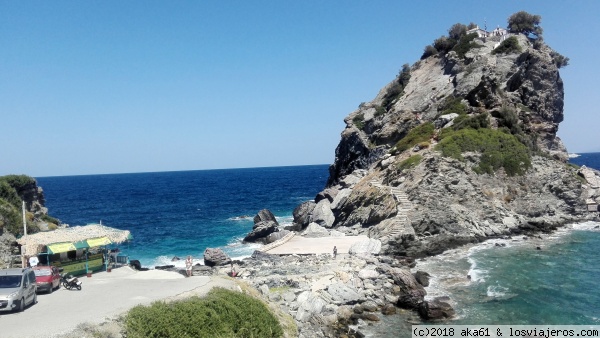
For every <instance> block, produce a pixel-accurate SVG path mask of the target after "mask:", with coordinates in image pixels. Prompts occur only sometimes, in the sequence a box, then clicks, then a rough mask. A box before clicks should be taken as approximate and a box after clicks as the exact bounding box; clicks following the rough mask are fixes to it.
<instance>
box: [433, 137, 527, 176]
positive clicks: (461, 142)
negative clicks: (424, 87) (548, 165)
mask: <svg viewBox="0 0 600 338" xmlns="http://www.w3.org/2000/svg"><path fill="white" fill-rule="evenodd" d="M436 150H439V151H441V152H442V155H443V156H446V157H453V158H456V159H459V160H463V157H462V153H464V152H467V151H472V152H478V153H480V154H481V157H480V159H479V164H478V165H477V166H476V167H474V168H473V170H475V172H477V173H488V174H491V173H493V172H494V171H495V170H497V169H499V168H501V167H502V168H504V170H505V171H506V174H507V175H509V176H514V175H523V174H524V173H525V171H526V170H527V169H528V168H530V167H531V159H530V155H529V152H528V149H527V147H526V146H525V145H523V144H522V143H521V142H519V140H518V139H517V138H516V137H515V136H514V135H509V134H505V133H503V132H501V131H499V130H492V129H477V130H476V129H471V128H467V129H461V130H458V131H451V132H448V133H446V135H445V137H444V138H443V139H442V140H441V141H440V142H439V143H438V145H437V146H436Z"/></svg>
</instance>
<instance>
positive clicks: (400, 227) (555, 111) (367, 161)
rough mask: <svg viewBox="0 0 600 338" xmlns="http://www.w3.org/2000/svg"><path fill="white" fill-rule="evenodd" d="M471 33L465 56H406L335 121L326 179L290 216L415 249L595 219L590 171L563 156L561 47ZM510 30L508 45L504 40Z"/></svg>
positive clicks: (397, 251)
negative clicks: (410, 61)
mask: <svg viewBox="0 0 600 338" xmlns="http://www.w3.org/2000/svg"><path fill="white" fill-rule="evenodd" d="M465 39H466V37H465ZM469 39H471V40H470V41H471V42H470V45H469V47H468V48H466V50H465V51H464V53H463V52H460V53H459V52H457V51H455V50H449V51H447V52H441V53H437V54H433V55H431V56H424V57H423V59H422V60H420V61H418V62H416V63H415V64H414V65H412V66H408V65H405V66H404V67H403V69H402V71H401V72H400V74H399V75H398V77H397V78H396V79H394V80H393V81H392V82H391V83H390V84H388V85H387V86H385V87H384V88H383V89H382V90H381V91H380V92H379V93H378V95H377V96H376V97H375V99H374V100H373V101H371V102H366V103H362V104H361V105H360V106H359V108H358V109H357V110H355V111H354V112H352V113H350V114H349V115H348V116H347V117H346V118H345V119H344V121H345V123H346V128H345V130H344V131H343V132H342V134H341V141H340V143H339V145H338V147H337V149H336V152H335V154H336V159H335V162H334V163H333V164H332V165H331V167H330V169H329V173H330V176H329V179H328V182H327V186H326V187H325V189H324V190H323V191H322V192H321V193H319V194H317V200H318V201H316V202H317V203H315V202H313V201H311V202H305V203H304V204H303V205H301V206H300V207H298V208H297V210H296V211H297V212H295V214H294V219H295V223H297V224H301V226H302V227H306V226H308V224H310V222H311V221H313V222H314V221H315V220H316V221H317V222H316V223H317V224H319V225H321V226H323V227H326V228H327V229H331V230H336V231H340V232H342V233H348V232H349V230H345V229H351V231H352V232H353V233H358V234H364V235H368V236H369V237H371V238H373V239H377V240H380V241H381V253H382V254H392V255H400V256H405V257H422V256H427V255H434V254H439V253H441V252H443V251H445V250H447V249H449V248H454V247H457V246H460V245H464V244H467V243H474V242H479V241H482V240H485V239H486V238H492V237H499V236H505V235H510V234H519V233H529V232H535V231H551V230H552V229H554V228H556V227H558V226H561V225H564V224H566V223H569V222H573V221H580V220H587V219H598V217H599V216H598V213H597V212H596V211H598V208H599V205H600V188H598V185H599V184H600V183H598V181H597V180H596V177H600V175H599V174H598V173H594V172H593V171H591V170H589V169H587V168H582V169H580V170H577V168H574V167H573V166H570V165H568V164H567V163H566V159H567V153H566V149H565V148H564V146H563V145H562V142H561V141H560V139H559V138H558V137H557V136H556V132H557V130H558V125H559V123H560V122H561V121H562V120H563V105H564V88H563V82H562V80H561V77H560V73H559V67H560V66H561V64H560V63H559V62H557V55H559V54H557V53H556V52H555V51H553V50H552V49H551V48H550V47H549V46H547V45H546V44H545V43H544V42H543V41H541V40H537V41H534V40H530V39H529V38H528V37H527V36H525V35H523V34H508V35H506V36H504V37H502V38H501V37H499V36H497V37H494V38H488V39H482V38H477V37H473V36H470V37H469ZM508 39H510V42H511V43H512V44H513V46H516V47H512V49H508V50H506V49H502V48H504V47H503V46H505V44H503V43H504V42H503V41H505V40H508ZM500 47H502V48H500ZM454 135H458V136H456V137H453V136H454ZM464 140H467V141H464ZM463 141H464V143H461V142H463ZM477 142H488V144H487V145H486V146H485V147H480V148H477V147H475V146H474V144H476V143H477ZM507 142H508V143H511V145H510V146H508V145H504V146H502V144H503V143H507ZM508 143H507V144H508ZM469 147H471V148H469ZM490 147H497V148H496V149H498V150H494V152H486V150H485V149H489V148H490ZM507 149H511V151H512V150H515V151H516V152H514V153H513V152H511V151H507ZM517 150H518V151H517ZM519 151H520V152H519ZM582 178H583V179H582ZM582 183H583V184H582ZM315 230H316V229H315Z"/></svg>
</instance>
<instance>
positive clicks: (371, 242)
mask: <svg viewBox="0 0 600 338" xmlns="http://www.w3.org/2000/svg"><path fill="white" fill-rule="evenodd" d="M380 251H381V241H380V240H377V239H372V238H369V239H366V240H363V241H360V242H356V243H354V244H352V246H350V249H349V250H348V253H349V254H351V255H357V256H365V255H371V254H374V255H376V254H379V252H380Z"/></svg>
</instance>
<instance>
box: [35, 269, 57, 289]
mask: <svg viewBox="0 0 600 338" xmlns="http://www.w3.org/2000/svg"><path fill="white" fill-rule="evenodd" d="M33 272H34V273H35V283H36V284H37V292H38V293H40V292H47V293H52V291H54V289H58V288H59V287H60V273H59V271H58V268H57V267H55V266H36V267H34V268H33Z"/></svg>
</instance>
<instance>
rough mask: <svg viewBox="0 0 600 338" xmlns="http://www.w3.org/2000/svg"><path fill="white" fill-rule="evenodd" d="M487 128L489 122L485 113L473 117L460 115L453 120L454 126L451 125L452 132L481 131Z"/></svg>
mask: <svg viewBox="0 0 600 338" xmlns="http://www.w3.org/2000/svg"><path fill="white" fill-rule="evenodd" d="M489 127H490V121H489V120H488V114H487V113H482V114H477V115H473V116H469V115H460V116H459V117H457V118H455V119H454V124H453V125H452V129H454V130H459V129H465V128H471V129H481V128H489Z"/></svg>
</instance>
